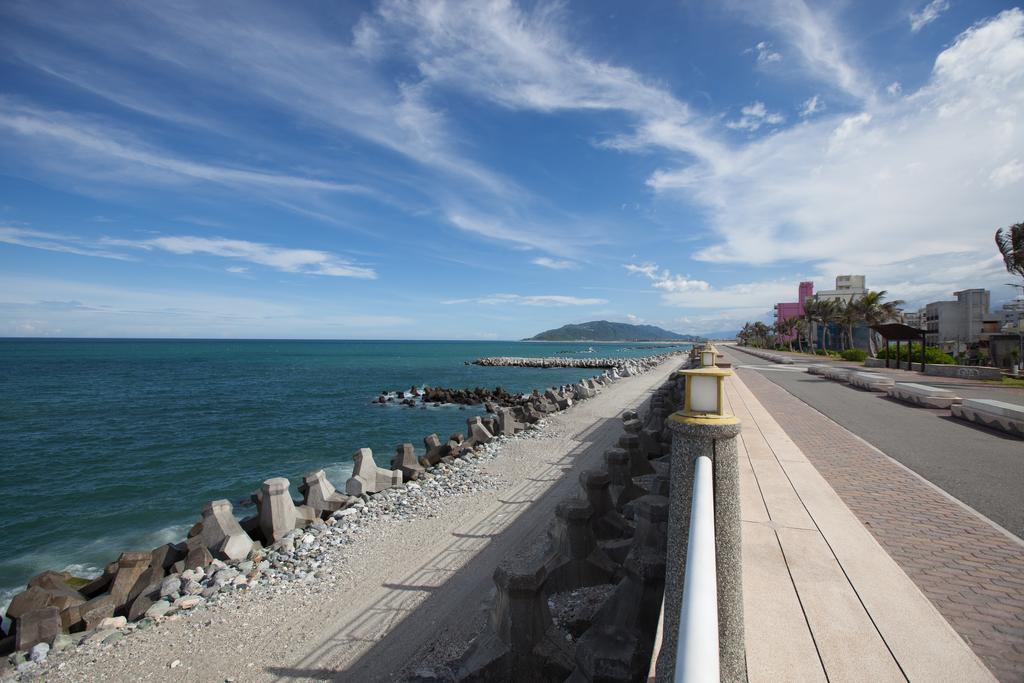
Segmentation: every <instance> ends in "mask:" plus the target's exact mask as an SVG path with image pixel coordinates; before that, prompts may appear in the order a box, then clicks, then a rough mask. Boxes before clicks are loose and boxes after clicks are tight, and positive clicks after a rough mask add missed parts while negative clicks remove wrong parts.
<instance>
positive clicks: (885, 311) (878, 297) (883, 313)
mask: <svg viewBox="0 0 1024 683" xmlns="http://www.w3.org/2000/svg"><path fill="white" fill-rule="evenodd" d="M887 294H888V292H886V291H885V290H884V289H883V290H881V291H879V292H868V293H867V294H865V295H864V296H862V297H861V298H860V299H858V300H857V303H856V306H857V308H858V309H859V311H860V315H861V319H862V320H863V321H864V322H865V323H867V324H868V325H869V326H871V325H881V324H882V323H886V322H889V321H890V320H894V319H896V318H897V317H898V316H899V307H900V305H901V304H902V303H903V301H902V300H901V299H893V300H892V301H883V299H885V297H886V295H887ZM868 350H869V351H870V352H871V355H872V356H874V355H875V333H874V332H871V333H869V334H868Z"/></svg>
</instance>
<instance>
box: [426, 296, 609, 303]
mask: <svg viewBox="0 0 1024 683" xmlns="http://www.w3.org/2000/svg"><path fill="white" fill-rule="evenodd" d="M441 303H442V304H445V305H457V304H482V305H485V306H500V305H516V306H599V305H601V304H606V303H608V300H607V299H592V298H581V297H575V296H565V295H560V294H542V295H524V294H490V295H488V296H479V297H472V298H468V299H448V300H446V301H442V302H441Z"/></svg>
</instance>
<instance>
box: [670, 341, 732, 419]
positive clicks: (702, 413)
mask: <svg viewBox="0 0 1024 683" xmlns="http://www.w3.org/2000/svg"><path fill="white" fill-rule="evenodd" d="M705 354H707V355H710V356H711V364H710V365H705V366H704V367H702V368H697V369H694V370H680V371H679V374H680V375H682V376H683V377H684V378H685V380H686V390H685V392H684V395H683V409H682V410H681V411H680V412H678V413H676V414H675V415H673V416H672V417H671V418H670V419H674V420H677V421H679V422H694V421H696V422H705V421H706V423H709V424H734V423H736V422H737V421H738V420H737V419H736V418H735V417H733V416H732V415H730V414H728V413H727V412H726V411H725V378H726V377H729V376H730V375H732V371H731V370H729V369H727V368H719V367H716V366H715V365H714V359H715V351H714V350H713V349H712V350H711V351H707V350H705V351H702V352H701V355H702V356H703V355H705ZM702 360H704V359H702Z"/></svg>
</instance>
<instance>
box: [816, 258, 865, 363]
mask: <svg viewBox="0 0 1024 683" xmlns="http://www.w3.org/2000/svg"><path fill="white" fill-rule="evenodd" d="M867 293H868V289H867V278H866V277H865V276H863V275H837V276H836V288H835V289H823V290H821V291H819V292H818V293H817V294H815V295H814V300H815V301H835V302H838V303H841V304H848V303H850V302H851V301H856V300H857V299H859V298H861V297H862V296H864V295H865V294H867ZM869 332H870V331H869V330H868V328H867V325H864V324H860V325H856V326H855V327H854V328H853V345H854V347H856V348H858V349H864V350H867V349H868V334H869ZM811 334H812V335H813V337H814V339H815V345H816V346H817V347H818V348H819V349H823V348H826V347H828V348H833V349H836V348H839V347H840V346H841V344H842V339H843V335H845V331H844V330H843V329H841V328H840V326H839V325H836V324H835V323H829V324H828V325H819V324H818V323H814V325H813V326H812V328H811Z"/></svg>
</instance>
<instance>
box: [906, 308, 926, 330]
mask: <svg viewBox="0 0 1024 683" xmlns="http://www.w3.org/2000/svg"><path fill="white" fill-rule="evenodd" d="M927 321H928V312H927V310H926V309H924V308H919V309H918V310H916V311H903V324H904V325H907V326H909V327H913V328H916V329H918V330H923V329H924V328H925V325H926V324H927Z"/></svg>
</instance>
